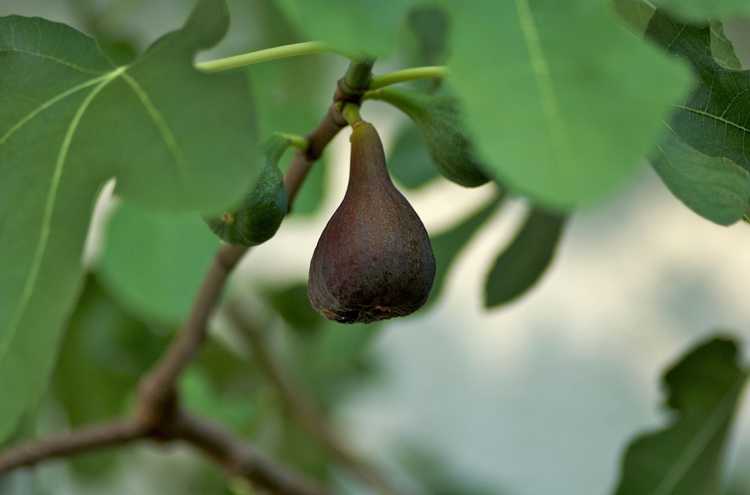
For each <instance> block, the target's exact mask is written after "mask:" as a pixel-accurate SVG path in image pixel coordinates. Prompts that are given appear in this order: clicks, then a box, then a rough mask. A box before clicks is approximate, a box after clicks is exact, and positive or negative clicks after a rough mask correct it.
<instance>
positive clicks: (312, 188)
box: [247, 4, 336, 215]
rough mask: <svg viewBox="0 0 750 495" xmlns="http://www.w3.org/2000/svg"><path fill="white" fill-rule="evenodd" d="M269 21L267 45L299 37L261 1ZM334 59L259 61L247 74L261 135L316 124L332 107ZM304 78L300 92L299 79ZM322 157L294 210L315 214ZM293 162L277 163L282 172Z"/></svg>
mask: <svg viewBox="0 0 750 495" xmlns="http://www.w3.org/2000/svg"><path fill="white" fill-rule="evenodd" d="M264 7H265V10H267V12H265V13H266V16H267V19H268V22H266V23H265V27H266V28H267V29H268V30H269V31H270V32H269V33H268V38H269V40H268V41H269V43H270V44H271V45H280V44H285V43H293V42H296V41H300V40H301V38H300V36H299V34H298V32H297V31H296V30H295V29H294V27H293V26H291V25H289V23H288V22H287V21H286V19H284V17H283V15H282V13H281V12H280V11H279V10H278V6H275V5H270V4H268V5H264ZM334 62H336V60H335V59H334V58H333V57H330V56H309V57H299V58H294V59H288V60H278V61H274V62H272V63H266V64H257V65H254V66H252V67H250V68H249V69H248V70H247V73H248V75H249V77H250V81H251V83H252V87H253V92H254V93H255V94H256V95H257V96H258V98H257V111H258V115H259V118H258V122H259V124H260V135H261V137H263V138H264V139H266V138H268V137H269V136H271V135H272V134H273V133H274V132H286V133H294V134H300V135H307V134H308V133H309V132H310V131H312V130H313V129H314V128H315V127H316V126H317V125H318V122H319V121H320V119H321V118H322V116H323V115H324V114H325V113H326V111H327V109H328V106H329V105H330V101H331V95H332V93H333V90H334V89H335V87H336V82H335V80H334V79H333V78H331V77H330V73H331V68H332V67H334ZM301 81H304V90H302V91H301V90H300V82H301ZM325 161H326V160H325V157H323V158H321V159H320V160H319V161H318V163H316V165H315V166H314V167H313V168H312V170H311V171H310V174H309V175H308V176H307V179H306V180H305V183H304V184H303V186H302V189H301V190H300V192H299V195H298V196H297V198H296V200H295V202H294V208H293V209H292V214H293V215H294V214H297V215H310V214H315V213H317V211H318V208H319V207H320V205H321V204H322V202H323V200H324V199H325V194H326V192H327V191H326V186H327V168H328V167H326V163H325ZM290 163H291V160H286V161H285V162H283V163H282V164H281V167H282V170H283V171H286V170H287V168H288V165H289V164H290Z"/></svg>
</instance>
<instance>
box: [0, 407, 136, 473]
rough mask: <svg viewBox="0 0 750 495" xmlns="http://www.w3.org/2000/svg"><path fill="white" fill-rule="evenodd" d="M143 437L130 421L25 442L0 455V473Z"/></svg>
mask: <svg viewBox="0 0 750 495" xmlns="http://www.w3.org/2000/svg"><path fill="white" fill-rule="evenodd" d="M145 436H146V429H145V428H144V427H143V425H142V424H141V423H140V422H139V421H133V420H124V421H119V422H117V421H113V422H111V423H105V424H102V425H93V426H89V427H86V428H82V429H80V430H77V431H73V432H69V433H61V434H59V435H52V436H50V437H48V438H45V439H44V440H41V441H38V442H29V443H27V444H24V445H21V446H19V447H16V448H13V449H10V450H7V451H5V452H3V453H2V454H1V455H0V474H2V473H7V472H9V471H11V470H12V469H16V468H20V467H27V466H33V465H35V464H37V463H38V462H41V461H47V460H51V459H56V458H60V457H68V456H72V455H75V454H78V453H82V452H88V451H91V450H99V449H105V448H108V447H113V446H122V445H125V444H128V443H130V442H133V441H135V440H141V439H143V438H144V437H145Z"/></svg>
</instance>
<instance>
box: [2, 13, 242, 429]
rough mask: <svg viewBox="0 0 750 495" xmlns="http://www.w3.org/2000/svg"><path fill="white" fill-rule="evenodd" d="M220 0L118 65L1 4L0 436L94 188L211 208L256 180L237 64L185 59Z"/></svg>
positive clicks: (80, 39) (68, 280) (58, 311)
mask: <svg viewBox="0 0 750 495" xmlns="http://www.w3.org/2000/svg"><path fill="white" fill-rule="evenodd" d="M227 25H228V13H227V9H226V5H225V3H224V1H222V0H202V1H201V2H200V3H198V5H197V7H196V9H195V10H194V11H193V14H192V16H191V17H190V19H189V20H188V21H187V23H186V24H185V26H184V27H183V28H182V29H179V30H177V31H175V32H173V33H170V34H168V35H166V36H164V37H162V38H161V39H160V40H159V41H157V42H156V43H155V44H154V45H153V46H152V47H151V48H150V49H149V50H148V51H147V52H146V53H145V54H144V55H143V56H142V57H140V58H139V59H137V60H136V61H134V62H133V63H132V64H130V65H127V66H122V67H114V66H113V65H112V64H111V63H110V62H109V60H108V59H107V58H106V57H105V56H104V55H103V54H102V52H101V51H100V50H99V48H98V47H97V45H96V43H95V42H94V40H92V39H91V38H89V37H87V36H85V35H83V34H81V33H80V32H78V31H76V30H74V29H72V28H70V27H68V26H65V25H63V24H57V23H54V22H50V21H47V20H44V19H40V18H25V17H19V16H10V17H3V18H0V67H2V70H0V177H2V180H1V181H0V252H1V253H2V257H0V273H2V277H0V390H3V395H4V399H3V400H2V401H0V438H4V437H6V436H7V435H8V433H9V432H10V431H11V429H12V428H13V425H14V424H15V423H16V421H17V419H18V417H19V416H20V414H21V413H22V412H23V411H24V409H25V408H26V407H27V406H28V405H29V404H31V403H32V402H34V401H35V400H36V399H37V398H38V397H39V395H40V393H41V391H42V390H43V388H44V386H45V384H46V381H47V379H48V377H49V372H50V370H51V367H52V363H53V359H54V356H55V352H56V348H57V345H58V343H59V340H60V329H61V323H62V321H63V320H64V318H65V317H66V316H67V315H68V313H69V311H70V309H71V307H72V305H73V302H74V301H75V298H76V295H77V291H78V290H79V288H80V285H81V278H82V269H81V263H80V259H81V252H82V247H83V243H84V240H85V237H86V232H87V223H88V219H89V217H90V215H91V209H92V207H93V204H94V200H95V198H96V195H97V192H98V190H99V188H100V187H101V185H102V184H103V183H104V181H106V180H107V179H108V178H110V177H113V176H116V177H117V180H118V189H119V192H120V193H121V194H122V195H123V196H125V197H127V198H129V199H130V200H132V201H136V202H138V203H141V204H144V205H148V206H153V207H158V208H162V209H169V210H192V211H199V210H201V211H209V210H210V211H215V210H218V209H220V208H222V207H224V206H226V205H227V204H229V203H232V202H233V201H236V199H237V198H239V197H240V195H241V194H242V192H243V191H245V190H247V188H248V186H249V185H250V184H251V181H252V180H253V166H252V165H253V159H254V156H255V150H254V144H253V143H254V136H255V127H254V125H253V123H252V117H251V112H252V105H251V104H250V101H249V95H248V92H247V86H246V83H245V80H244V78H243V77H242V76H241V75H236V74H235V75H219V76H209V75H206V74H202V73H199V72H197V71H196V70H195V69H194V68H193V64H192V61H193V57H194V55H195V53H196V52H197V51H199V50H202V49H205V48H208V47H210V46H212V45H213V44H215V43H216V42H218V41H219V39H221V38H222V37H223V35H224V33H225V32H226V29H227Z"/></svg>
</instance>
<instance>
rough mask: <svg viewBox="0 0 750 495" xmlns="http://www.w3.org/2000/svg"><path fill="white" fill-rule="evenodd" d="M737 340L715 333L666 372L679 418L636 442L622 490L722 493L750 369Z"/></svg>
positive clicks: (637, 494) (621, 494)
mask: <svg viewBox="0 0 750 495" xmlns="http://www.w3.org/2000/svg"><path fill="white" fill-rule="evenodd" d="M738 360H739V349H738V348H737V344H736V343H735V342H734V341H732V340H728V339H724V338H714V339H711V340H709V341H708V342H705V343H702V344H700V345H699V346H698V347H696V348H695V349H693V350H692V351H691V352H689V353H688V354H687V355H686V356H685V357H683V358H682V359H681V360H680V362H678V363H677V364H676V365H674V366H673V367H672V368H671V369H670V370H669V371H668V372H667V373H666V374H665V375H664V385H665V387H666V389H667V393H668V394H669V395H668V400H667V405H668V407H669V409H670V412H671V413H672V414H673V415H674V419H673V420H672V421H671V422H670V424H669V426H668V427H667V428H665V429H662V430H659V431H656V432H653V433H648V434H645V435H642V436H640V437H638V438H637V439H636V440H635V441H633V442H632V443H631V444H630V446H629V447H628V450H627V452H626V454H625V458H624V461H623V465H622V473H621V476H620V482H619V484H618V487H617V490H616V491H615V493H616V494H617V495H644V494H653V495H657V494H658V495H706V494H714V493H720V492H721V464H722V461H723V457H724V453H725V448H726V443H727V437H728V436H729V430H730V428H731V426H732V420H733V419H734V415H735V411H736V409H737V406H738V402H739V399H740V394H741V392H742V389H743V387H744V385H745V383H746V381H747V375H748V370H747V369H746V368H744V367H743V366H741V365H740V364H739V363H738Z"/></svg>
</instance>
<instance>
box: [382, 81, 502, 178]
mask: <svg viewBox="0 0 750 495" xmlns="http://www.w3.org/2000/svg"><path fill="white" fill-rule="evenodd" d="M368 95H369V96H368V98H371V99H376V100H381V101H385V102H388V103H390V104H391V105H393V106H395V107H396V108H398V109H399V110H401V111H402V112H404V113H405V114H407V115H408V116H409V117H410V118H411V119H412V120H413V121H414V123H415V124H416V125H417V127H418V128H419V130H420V131H421V132H422V135H423V136H424V139H425V143H426V144H427V148H428V149H429V151H430V156H431V157H432V160H433V161H434V162H435V164H436V165H437V167H438V170H440V173H441V174H443V175H444V176H445V177H446V178H447V179H449V180H451V181H453V182H455V183H457V184H460V185H462V186H465V187H477V186H481V185H482V184H485V183H487V182H489V181H490V177H489V176H488V175H487V173H486V172H485V169H486V167H485V166H484V165H482V164H481V163H480V162H479V161H478V160H477V158H476V153H475V151H474V146H473V145H472V143H471V141H470V140H469V138H468V137H467V136H466V134H465V132H464V127H463V122H462V119H461V113H460V110H459V102H458V100H456V98H455V97H453V96H451V95H449V94H446V93H439V94H434V95H431V94H423V93H416V92H412V91H408V92H407V91H399V90H395V89H392V88H385V89H379V90H376V91H372V92H371V93H368Z"/></svg>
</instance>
